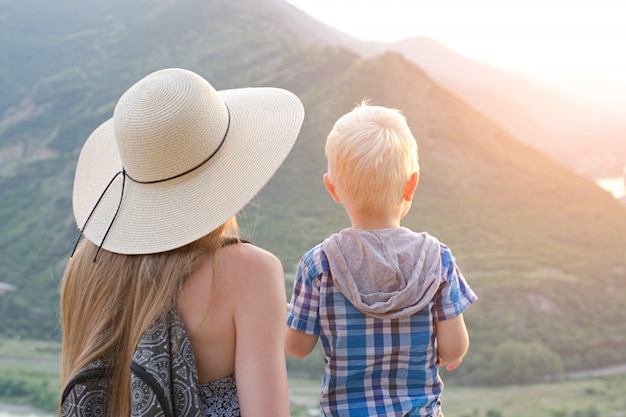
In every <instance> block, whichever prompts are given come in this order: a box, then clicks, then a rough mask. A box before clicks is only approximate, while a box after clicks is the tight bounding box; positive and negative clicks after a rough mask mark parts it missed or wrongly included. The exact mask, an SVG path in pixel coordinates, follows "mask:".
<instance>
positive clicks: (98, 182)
mask: <svg viewBox="0 0 626 417" xmlns="http://www.w3.org/2000/svg"><path fill="white" fill-rule="evenodd" d="M218 93H219V94H220V96H221V97H222V98H223V100H224V102H225V103H226V105H227V106H228V109H229V112H230V118H231V119H230V128H229V131H228V135H227V137H226V139H225V141H224V143H223V145H222V147H221V148H220V149H219V151H218V152H217V153H216V154H215V155H214V156H213V157H212V158H211V160H210V161H209V162H208V163H206V164H204V165H202V166H201V167H199V168H198V169H196V170H194V171H192V172H190V173H188V174H186V175H183V176H182V177H179V178H176V179H172V180H169V181H164V182H159V183H154V184H140V183H137V182H134V181H133V180H131V179H130V178H125V177H124V175H117V176H116V174H118V173H120V172H121V171H122V169H123V167H122V162H121V159H120V155H119V152H118V150H117V144H116V140H115V134H114V129H113V119H110V120H108V121H106V122H105V123H103V124H102V125H100V126H99V127H98V128H97V129H96V130H95V131H94V132H93V133H92V134H91V135H90V137H89V138H88V139H87V141H86V142H85V145H84V146H83V149H82V151H81V153H80V156H79V159H78V164H77V168H76V175H75V181H74V192H73V208H74V216H75V219H76V223H77V225H78V227H79V228H83V231H82V232H83V234H84V236H85V237H86V238H87V239H89V240H90V241H92V242H93V243H95V244H96V245H98V246H99V245H102V248H104V249H106V250H108V251H111V252H116V253H122V254H129V255H130V254H148V253H156V252H164V251H168V250H171V249H175V248H178V247H181V246H184V245H186V244H188V243H191V242H193V241H195V240H197V239H199V238H201V237H202V236H205V235H206V234H208V233H209V232H211V231H212V230H215V229H216V228H217V227H219V226H220V225H222V224H223V223H225V222H226V221H227V220H228V219H230V218H231V217H233V216H234V215H236V214H237V213H238V212H239V211H240V210H241V209H243V208H244V207H245V206H246V204H248V202H250V200H251V199H252V198H253V197H254V196H255V195H256V194H257V193H258V192H259V191H260V190H261V189H262V188H263V187H264V186H265V185H266V184H267V182H268V181H269V180H270V179H271V177H272V176H273V175H274V173H275V172H276V171H277V170H278V168H279V167H280V165H281V164H282V163H283V161H284V160H285V158H286V157H287V155H288V154H289V152H290V150H291V148H292V147H293V144H294V142H295V140H296V138H297V136H298V133H299V131H300V128H301V125H302V121H303V119H304V108H303V106H302V103H301V102H300V100H299V99H298V98H297V97H296V96H295V95H294V94H293V93H291V92H289V91H287V90H283V89H279V88H241V89H233V90H223V91H219V92H218ZM111 181H112V182H111ZM109 183H110V186H109V188H108V190H106V192H105V189H106V188H107V185H108V184H109ZM123 183H125V184H124V185H123ZM122 193H123V194H122ZM99 199H100V202H98V200H99ZM120 201H121V203H120ZM94 207H95V209H94ZM118 208H119V210H118ZM92 210H93V214H91V217H90V218H89V221H88V222H87V224H86V225H85V223H86V221H87V218H88V217H89V216H90V213H91V212H92ZM116 211H117V214H115V213H116ZM109 227H110V230H109V232H108V234H106V233H107V229H109ZM105 234H106V239H104V237H105ZM103 240H104V241H103Z"/></svg>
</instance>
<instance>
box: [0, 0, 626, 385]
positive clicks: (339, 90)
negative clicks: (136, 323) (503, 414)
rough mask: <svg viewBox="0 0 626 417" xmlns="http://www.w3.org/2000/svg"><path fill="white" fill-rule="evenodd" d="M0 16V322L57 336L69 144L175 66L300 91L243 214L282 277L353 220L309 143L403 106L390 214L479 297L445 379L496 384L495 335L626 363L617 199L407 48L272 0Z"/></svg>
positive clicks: (181, 0)
mask: <svg viewBox="0 0 626 417" xmlns="http://www.w3.org/2000/svg"><path fill="white" fill-rule="evenodd" d="M48 8H54V9H55V10H54V12H53V13H52V12H51V13H52V14H46V12H47V9H48ZM35 11H36V12H35ZM301 19H304V20H301ZM0 23H10V24H8V25H0V41H1V43H0V60H1V63H2V65H0V81H1V87H0V88H1V89H2V90H3V91H4V92H6V95H0V159H1V160H2V165H1V166H0V201H1V202H2V203H1V205H0V220H1V221H0V281H3V282H7V283H9V284H11V285H14V286H15V287H17V290H16V291H14V292H11V293H10V295H4V296H3V298H2V299H0V315H1V317H3V319H4V320H2V322H0V334H7V335H23V336H38V337H58V336H59V334H58V331H59V329H58V327H57V325H56V323H57V319H58V317H57V316H56V306H57V303H58V290H57V285H58V280H59V278H60V274H61V271H62V268H63V265H64V263H65V261H66V259H67V256H68V254H69V251H70V250H71V246H72V245H73V243H74V240H75V239H76V237H77V232H78V231H77V230H76V226H75V224H74V221H73V218H72V214H71V184H72V179H73V170H74V166H75V162H76V158H77V154H78V151H79V149H80V147H81V145H82V143H83V142H84V140H85V139H86V138H87V136H88V135H89V134H90V133H91V131H93V129H95V127H97V126H98V124H99V123H101V122H103V121H104V120H106V119H107V118H109V117H111V114H112V110H113V107H114V105H115V102H116V100H117V98H118V97H119V96H120V95H121V94H122V93H123V92H124V91H125V90H126V89H127V88H128V87H129V86H130V85H131V84H132V83H133V82H135V81H136V80H138V79H139V78H141V77H142V76H144V75H145V74H147V73H149V72H151V71H154V70H156V69H159V68H163V67H169V66H177V67H185V68H189V69H191V70H194V71H196V72H198V73H199V74H201V75H203V76H205V77H206V78H207V79H208V80H210V81H211V83H212V84H213V85H214V86H215V87H216V88H218V89H225V88H232V87H241V86H259V85H266V86H277V87H284V88H288V89H290V90H292V91H294V92H295V93H296V94H297V95H298V96H299V97H301V99H302V100H303V102H304V105H305V109H306V118H305V121H304V126H303V129H302V133H301V136H300V138H299V140H298V142H297V143H296V145H295V147H294V149H293V151H292V153H291V154H290V156H289V157H288V158H287V161H286V162H285V164H284V165H283V167H281V169H280V170H279V172H278V173H277V175H276V176H275V177H274V179H273V180H272V181H271V182H270V183H269V184H268V186H267V187H266V188H265V189H264V190H263V192H262V193H261V194H260V195H259V196H258V198H257V199H256V200H255V201H254V202H253V204H251V205H250V206H249V207H248V208H247V209H246V211H245V213H243V214H242V216H240V224H241V227H242V230H243V232H244V234H245V237H246V238H248V239H250V240H251V241H253V242H254V243H255V244H258V245H260V246H262V247H265V248H267V249H268V250H271V251H272V252H274V253H276V254H277V255H278V256H279V258H280V259H281V261H282V262H283V265H284V267H285V270H286V272H287V277H288V278H289V277H290V276H291V275H292V273H293V270H294V265H295V264H296V263H297V261H298V259H299V257H300V256H301V254H302V253H304V252H305V251H306V250H308V249H309V248H310V247H311V246H313V245H314V244H316V243H318V242H319V241H321V240H323V238H324V237H326V236H327V235H329V234H330V233H333V232H334V231H337V230H339V229H341V228H342V227H346V226H348V225H349V223H348V221H347V218H346V216H345V214H344V213H343V211H342V209H341V207H340V206H338V205H336V204H334V203H333V202H332V200H331V199H330V198H329V197H328V196H327V193H326V192H325V190H324V188H323V185H322V182H321V177H322V174H323V173H324V171H325V160H324V151H323V146H324V140H325V137H326V135H327V134H328V132H329V130H330V128H331V127H332V124H333V123H334V121H335V120H336V118H337V117H339V116H340V115H341V114H343V113H345V112H347V111H349V110H350V109H351V108H352V107H353V106H354V105H355V103H357V102H359V101H360V100H361V99H362V98H364V97H370V98H371V99H372V102H373V103H374V104H381V105H387V106H391V107H395V108H398V109H401V110H402V111H403V113H404V114H405V115H406V116H407V119H408V120H409V123H410V126H411V129H412V131H413V132H414V134H415V136H416V137H417V138H418V143H419V147H420V161H421V166H422V176H421V180H420V186H419V188H418V191H417V194H416V199H415V202H414V207H413V209H412V210H411V212H410V213H409V215H408V216H407V218H406V219H405V221H404V225H406V226H407V227H411V228H412V229H414V230H418V231H421V230H425V231H428V232H429V233H432V234H433V235H435V236H436V237H438V238H439V239H441V240H442V241H443V242H445V243H446V244H448V245H449V246H450V247H451V249H452V251H453V253H454V254H455V256H456V257H457V259H458V261H459V264H460V266H461V268H462V270H463V271H464V273H465V275H466V276H467V278H468V280H469V281H470V283H471V284H472V286H473V287H474V288H475V289H476V291H477V292H478V295H479V297H480V301H479V302H478V303H477V304H476V306H474V307H472V309H470V311H468V314H467V316H466V319H467V322H468V326H469V328H470V332H471V334H472V350H471V354H470V356H469V357H468V359H467V364H466V365H464V367H463V368H464V370H462V371H461V372H460V373H459V375H460V376H461V377H462V378H466V379H467V380H468V381H469V380H475V381H483V382H484V381H488V382H493V380H494V378H495V379H496V380H497V375H498V374H497V372H498V369H497V366H496V365H495V364H494V365H489V358H490V357H492V356H493V355H498V354H499V355H505V353H506V352H505V351H504V348H503V347H502V341H503V340H514V341H516V342H518V343H519V344H520V346H521V349H522V350H523V349H526V348H528V349H531V348H532V349H535V348H536V347H537V346H539V350H540V351H541V352H544V353H545V352H547V356H546V357H548V356H549V357H551V358H552V357H553V356H551V355H556V358H557V359H558V361H560V362H562V364H563V366H564V367H565V369H567V370H574V369H581V368H585V367H591V366H598V365H608V364H612V363H617V362H619V361H624V360H626V352H624V351H623V349H622V350H620V349H618V348H619V346H623V345H624V343H625V342H626V320H625V319H626V316H625V314H626V313H625V312H624V311H623V307H622V304H623V299H624V296H625V295H626V286H624V285H623V284H624V281H625V280H626V259H624V253H626V210H625V209H624V208H623V207H621V206H620V205H619V204H618V203H617V202H616V201H615V200H614V199H612V198H611V197H610V196H609V195H608V194H607V193H605V192H603V191H602V190H600V189H599V188H598V187H597V186H595V184H594V183H593V182H592V181H591V180H588V179H586V178H583V177H581V176H579V175H576V174H575V173H574V172H572V171H571V170H570V169H567V168H566V167H564V166H563V165H560V164H558V163H555V162H554V161H552V160H551V159H549V158H548V157H547V156H545V155H544V154H543V153H541V152H539V151H537V150H536V149H534V148H531V147H529V146H527V145H525V144H523V143H522V142H520V141H518V140H517V139H516V138H515V137H513V136H512V135H511V134H510V131H509V130H508V129H505V128H504V127H503V126H502V125H499V124H497V123H494V122H493V121H492V120H490V119H489V118H488V117H486V115H485V113H484V112H481V111H478V110H477V109H475V108H473V107H472V106H471V105H470V103H469V102H468V101H467V100H464V99H461V98H459V97H457V96H455V95H453V94H451V91H452V90H451V89H449V88H447V87H446V86H445V85H442V84H440V82H439V81H438V80H437V79H436V78H435V77H433V76H432V75H431V74H430V73H429V72H428V71H427V70H425V69H422V68H420V67H418V66H416V65H415V64H414V63H413V62H411V61H410V60H409V59H407V58H406V57H405V56H403V55H401V54H399V53H397V52H386V53H382V54H380V55H376V56H373V57H371V58H369V59H363V58H361V57H360V56H359V55H358V54H357V53H356V52H355V51H350V50H347V49H344V48H341V47H339V46H337V43H333V42H332V41H328V42H327V43H325V42H321V40H320V38H319V36H318V35H319V33H322V34H324V36H329V37H331V38H332V36H333V35H332V34H333V31H332V30H330V31H329V30H328V28H327V27H325V26H320V27H319V28H317V29H316V28H315V25H314V22H312V21H311V20H306V17H302V14H301V12H299V11H298V10H297V9H295V8H292V7H291V6H289V5H287V4H286V3H284V2H282V1H280V0H240V1H237V2H231V1H229V0H211V1H204V0H178V1H176V2H174V1H171V0H143V1H138V2H132V3H128V2H124V1H122V0H112V1H110V2H106V3H98V4H97V6H96V5H94V6H93V7H92V6H91V5H90V6H86V5H85V4H84V3H80V2H77V1H76V0H59V1H57V2H55V4H54V5H50V4H49V3H47V2H45V1H43V0H31V2H29V3H28V4H22V3H17V2H14V3H6V2H5V3H3V4H0ZM33 27H36V28H37V30H33ZM12 54H13V55H15V56H12ZM2 158H4V159H2ZM598 305H602V306H603V308H602V309H598V308H597V306H598ZM532 349H531V350H532ZM529 351H530V350H529ZM503 352H504V353H503ZM533 352H534V350H533ZM588 352H593V355H591V354H588ZM540 365H541V366H543V364H540ZM540 365H533V366H537V367H538V369H539V368H541V366H540ZM529 366H530V365H529ZM541 372H544V371H541V370H539V371H538V375H539V376H541V375H542V373H541ZM545 372H552V371H550V370H546V371H545Z"/></svg>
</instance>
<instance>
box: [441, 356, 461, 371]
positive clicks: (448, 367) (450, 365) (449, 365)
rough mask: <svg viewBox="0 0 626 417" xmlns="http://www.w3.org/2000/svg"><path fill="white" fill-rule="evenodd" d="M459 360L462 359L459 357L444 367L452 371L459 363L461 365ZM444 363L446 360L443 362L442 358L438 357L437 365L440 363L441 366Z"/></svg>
mask: <svg viewBox="0 0 626 417" xmlns="http://www.w3.org/2000/svg"><path fill="white" fill-rule="evenodd" d="M461 362H462V360H461V359H459V360H458V361H456V362H452V363H449V364H448V366H446V369H447V370H448V371H453V370H455V369H456V368H458V367H459V365H461ZM445 364H446V362H445V361H444V360H443V359H439V365H440V366H443V365H445Z"/></svg>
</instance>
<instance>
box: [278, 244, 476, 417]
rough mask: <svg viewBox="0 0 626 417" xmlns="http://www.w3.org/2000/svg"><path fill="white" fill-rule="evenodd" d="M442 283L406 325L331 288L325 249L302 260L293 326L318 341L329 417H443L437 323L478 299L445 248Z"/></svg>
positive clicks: (324, 405)
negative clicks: (363, 307) (374, 313)
mask: <svg viewBox="0 0 626 417" xmlns="http://www.w3.org/2000/svg"><path fill="white" fill-rule="evenodd" d="M441 262H442V284H441V286H440V288H439V291H438V292H437V295H436V296H435V298H434V299H433V300H431V302H430V303H429V304H428V306H427V307H426V308H424V309H423V310H421V311H420V312H419V313H417V314H414V315H413V316H410V317H406V318H400V319H378V318H374V317H370V316H367V315H365V314H364V313H362V312H361V311H359V310H357V309H356V308H355V307H354V306H353V305H352V304H351V303H350V302H349V301H348V300H347V299H346V298H345V297H344V296H343V295H342V294H341V292H339V290H338V289H337V288H336V287H335V286H334V285H333V280H332V278H331V277H330V274H329V267H328V261H327V259H326V255H325V254H324V252H323V250H322V244H320V245H318V246H316V247H315V248H313V249H311V250H310V251H309V252H308V253H306V254H305V255H304V256H303V257H302V259H301V260H300V264H299V265H298V270H297V272H296V277H295V282H294V290H293V296H292V299H291V306H290V309H289V312H288V314H287V325H288V326H290V327H291V328H293V329H295V330H298V331H300V332H304V333H308V334H312V335H317V336H319V337H320V339H321V342H322V346H323V350H324V361H325V363H326V367H325V370H324V379H323V383H322V387H321V408H322V413H323V414H324V415H325V416H439V415H442V414H441V411H440V400H439V398H440V395H441V392H442V390H443V383H442V381H441V378H440V377H439V373H438V367H439V364H438V362H439V361H438V357H437V348H436V341H435V334H434V323H436V322H438V321H442V320H447V319H450V318H453V317H456V316H458V315H459V314H461V313H463V312H464V311H465V310H466V309H467V307H469V305H471V304H472V303H473V302H474V301H476V298H477V297H476V295H475V294H474V292H473V291H472V290H471V288H470V287H469V286H468V285H467V282H466V281H465V279H464V278H463V276H462V275H461V272H460V271H459V269H458V268H457V266H456V264H455V263H454V260H453V258H452V254H451V253H450V250H449V249H448V247H447V246H445V245H444V244H441Z"/></svg>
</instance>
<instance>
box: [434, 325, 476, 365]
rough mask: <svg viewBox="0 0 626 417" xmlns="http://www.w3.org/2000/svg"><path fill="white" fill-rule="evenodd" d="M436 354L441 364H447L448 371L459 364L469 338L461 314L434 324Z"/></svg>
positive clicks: (465, 351) (467, 346)
mask: <svg viewBox="0 0 626 417" xmlns="http://www.w3.org/2000/svg"><path fill="white" fill-rule="evenodd" d="M435 336H436V337H437V353H438V355H439V359H440V362H441V364H442V365H443V364H445V363H447V364H448V367H447V369H448V370H449V371H451V370H453V369H455V368H456V367H458V366H459V365H460V364H461V360H462V359H463V357H464V356H465V354H466V353H467V349H468V348H469V336H468V334H467V328H466V327H465V320H463V314H459V315H458V316H456V317H453V318H451V319H448V320H442V321H439V322H437V323H435Z"/></svg>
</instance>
